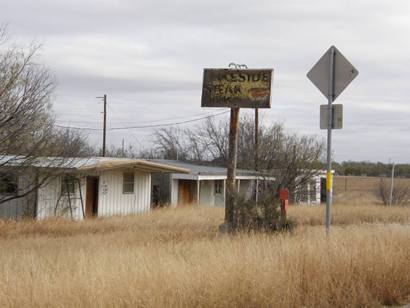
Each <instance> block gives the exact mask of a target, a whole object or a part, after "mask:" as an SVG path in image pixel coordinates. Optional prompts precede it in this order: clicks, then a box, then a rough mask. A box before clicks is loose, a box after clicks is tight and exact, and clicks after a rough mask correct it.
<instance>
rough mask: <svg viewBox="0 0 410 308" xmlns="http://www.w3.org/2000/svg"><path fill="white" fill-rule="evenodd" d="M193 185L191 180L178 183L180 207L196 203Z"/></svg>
mask: <svg viewBox="0 0 410 308" xmlns="http://www.w3.org/2000/svg"><path fill="white" fill-rule="evenodd" d="M192 183H195V182H194V181H190V180H179V183H178V205H188V204H191V203H193V202H194V196H193V193H192V186H193V185H192Z"/></svg>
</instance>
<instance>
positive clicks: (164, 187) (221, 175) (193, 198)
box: [152, 159, 274, 207]
mask: <svg viewBox="0 0 410 308" xmlns="http://www.w3.org/2000/svg"><path fill="white" fill-rule="evenodd" d="M153 161H154V162H156V163H161V164H166V165H171V166H174V167H178V168H183V169H188V170H189V173H180V172H173V173H171V174H166V175H161V174H154V175H153V177H152V186H153V194H152V196H153V204H170V205H171V206H177V205H186V204H195V205H204V206H210V207H224V206H225V193H226V179H227V173H226V168H222V167H213V166H205V165H198V164H192V163H186V162H180V161H176V160H165V159H156V160H153ZM273 180H274V179H273V178H271V177H269V178H267V177H264V176H263V175H261V174H258V173H255V171H252V170H241V169H238V170H237V172H236V187H237V189H238V193H239V194H240V195H242V196H243V197H244V198H245V199H250V198H253V197H254V196H255V195H254V194H255V185H258V183H262V182H263V181H273Z"/></svg>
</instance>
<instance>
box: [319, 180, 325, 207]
mask: <svg viewBox="0 0 410 308" xmlns="http://www.w3.org/2000/svg"><path fill="white" fill-rule="evenodd" d="M320 202H321V203H325V202H326V178H320Z"/></svg>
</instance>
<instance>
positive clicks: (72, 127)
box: [56, 111, 229, 131]
mask: <svg viewBox="0 0 410 308" xmlns="http://www.w3.org/2000/svg"><path fill="white" fill-rule="evenodd" d="M228 112H229V111H223V112H220V113H216V114H212V115H208V116H205V117H201V118H197V119H191V120H185V121H179V122H173V123H164V124H151V125H139V126H124V127H112V128H107V130H110V131H112V130H126V129H140V128H153V127H163V126H173V125H180V124H185V123H191V122H196V121H200V120H204V119H208V118H212V117H216V116H219V115H222V114H226V113H228ZM56 126H57V127H60V128H70V129H80V130H92V131H100V130H102V129H101V128H93V127H77V126H63V125H56Z"/></svg>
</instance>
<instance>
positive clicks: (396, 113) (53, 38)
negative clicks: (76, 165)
mask: <svg viewBox="0 0 410 308" xmlns="http://www.w3.org/2000/svg"><path fill="white" fill-rule="evenodd" d="M409 13H410V3H409V2H408V1H406V0H397V1H394V2H393V1H389V2H386V1H383V0H374V1H370V0H361V1H357V0H356V1H353V0H347V1H342V0H337V1H326V0H320V1H315V2H311V1H301V0H290V1H284V0H281V1H268V0H266V1H254V2H249V1H244V0H240V1H226V0H225V1H220V0H219V1H217V0H208V1H189V0H181V1H172V2H171V1H148V0H140V1H131V0H122V1H117V0H101V1H97V0H94V1H92V0H82V1H79V0H72V1H68V2H64V3H63V2H60V1H53V0H38V1H29V0H4V1H2V2H1V3H0V20H2V21H4V22H9V24H10V26H9V29H10V33H11V36H12V38H13V39H16V40H17V41H18V42H20V43H23V44H28V43H30V42H31V41H33V40H35V41H38V42H41V43H43V49H42V54H41V57H39V59H38V61H39V62H42V63H45V65H47V66H48V67H49V68H50V70H51V71H52V72H53V73H54V75H55V76H56V78H57V80H58V88H57V94H56V100H55V103H54V108H55V110H56V113H57V118H58V119H59V120H60V121H64V123H72V125H74V124H75V125H80V124H83V126H92V127H96V126H98V125H99V123H100V122H101V114H100V111H101V105H99V104H98V103H97V99H96V98H95V96H100V95H102V94H104V93H107V94H108V97H109V105H110V108H111V109H109V121H110V122H109V125H125V124H129V123H137V124H138V123H148V122H152V121H155V120H158V119H166V118H172V117H178V116H181V115H186V116H187V117H192V116H193V115H198V114H210V113H212V112H217V111H219V110H215V109H205V110H203V109H201V108H200V95H201V93H200V91H201V82H202V69H203V68H204V67H226V66H227V64H228V63H230V62H232V61H235V62H239V63H246V64H248V66H250V67H273V68H274V69H275V73H274V83H273V102H272V109H271V110H265V111H263V112H262V113H263V114H264V119H265V121H266V122H267V123H273V122H276V121H280V122H284V123H285V125H286V126H287V127H288V128H289V130H291V131H294V132H298V133H308V134H316V135H318V136H321V137H324V136H325V134H324V133H325V132H324V131H321V130H319V128H318V126H319V116H318V113H319V105H320V104H324V103H325V102H326V100H325V98H324V97H323V96H322V95H321V93H320V92H319V91H318V90H317V89H316V88H315V87H314V86H313V85H312V84H311V83H310V82H309V80H307V78H306V72H307V71H308V70H309V69H310V68H311V67H312V66H313V64H314V63H315V62H316V61H317V60H318V59H319V57H320V56H321V55H322V54H323V53H324V52H325V51H326V50H327V48H329V46H330V45H332V44H335V45H336V46H337V47H338V48H339V49H340V50H341V51H342V52H343V53H344V54H345V55H346V57H347V58H348V59H349V60H350V61H351V62H352V63H353V64H354V65H355V66H356V67H357V68H358V69H359V71H360V74H359V77H358V78H357V80H355V81H354V82H353V83H352V84H351V86H349V87H348V88H347V90H346V91H345V93H343V94H342V95H341V96H340V97H339V98H338V101H337V103H341V104H344V106H345V128H344V129H343V130H340V131H335V134H334V135H335V138H334V142H335V144H334V149H335V157H336V158H337V159H338V160H347V159H357V160H358V159H363V160H365V159H366V160H381V161H387V160H388V159H389V157H390V158H392V159H395V160H397V161H402V162H410V158H409V156H410V147H409V146H410V142H409V141H407V139H408V137H407V136H408V133H409V129H410V125H409V124H408V118H409V114H410V106H409V104H408V98H407V96H408V94H407V88H408V86H407V85H408V84H409V83H410V80H409V79H410V78H409V76H410V68H409V67H408V66H407V63H409V60H410V59H409V57H410V55H409V53H408V52H407V51H408V50H409V49H410V38H409V37H408V35H407V34H408V33H409V30H410V21H409V20H408V15H409ZM243 113H252V111H246V110H244V111H243ZM151 132H152V130H147V129H145V130H134V131H129V132H127V134H122V133H120V132H115V133H114V132H110V135H109V138H108V139H109V141H110V142H112V143H115V144H119V143H120V142H121V140H122V138H125V139H126V142H129V143H136V144H139V145H140V146H141V144H143V145H147V143H148V141H149V140H150V137H149V136H150V133H151ZM90 138H91V140H92V141H93V142H95V143H97V142H99V138H100V134H99V133H98V132H93V133H90ZM140 143H141V144H140Z"/></svg>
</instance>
